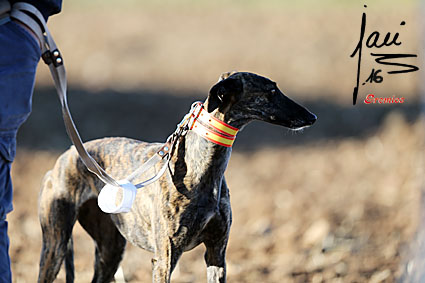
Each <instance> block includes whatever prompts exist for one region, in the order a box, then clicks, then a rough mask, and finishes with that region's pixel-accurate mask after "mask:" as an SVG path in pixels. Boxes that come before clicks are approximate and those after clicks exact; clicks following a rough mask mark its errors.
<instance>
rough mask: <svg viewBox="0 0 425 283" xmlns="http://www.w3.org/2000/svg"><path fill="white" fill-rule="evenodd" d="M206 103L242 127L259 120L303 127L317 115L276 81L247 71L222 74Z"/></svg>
mask: <svg viewBox="0 0 425 283" xmlns="http://www.w3.org/2000/svg"><path fill="white" fill-rule="evenodd" d="M205 106H206V109H207V111H208V112H210V113H211V112H214V113H215V114H216V115H217V116H218V117H219V118H221V119H223V121H225V122H227V123H229V124H230V125H232V126H235V127H237V128H241V127H243V126H244V125H246V124H248V123H249V122H251V121H253V120H260V121H265V122H269V123H272V124H276V125H280V126H284V127H287V128H290V129H301V128H304V127H307V126H311V125H312V124H313V123H314V122H315V121H316V119H317V117H316V115H314V114H313V113H311V112H310V111H308V110H307V109H306V108H304V107H303V106H301V105H299V104H298V103H296V102H294V101H293V100H291V99H290V98H288V97H287V96H285V95H284V94H283V93H282V92H281V91H280V90H279V88H278V87H277V85H276V83H275V82H273V81H271V80H269V79H267V78H264V77H261V76H259V75H256V74H253V73H247V72H230V73H225V74H223V75H222V76H221V77H220V80H219V81H218V82H217V84H215V85H214V86H213V87H212V88H211V90H210V92H209V95H208V98H207V101H206V102H205Z"/></svg>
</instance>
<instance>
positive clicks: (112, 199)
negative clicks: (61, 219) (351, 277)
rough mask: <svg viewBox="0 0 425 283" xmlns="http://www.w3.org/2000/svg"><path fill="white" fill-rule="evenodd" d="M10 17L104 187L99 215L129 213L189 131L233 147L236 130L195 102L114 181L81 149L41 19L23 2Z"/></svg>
mask: <svg viewBox="0 0 425 283" xmlns="http://www.w3.org/2000/svg"><path fill="white" fill-rule="evenodd" d="M10 17H11V18H14V19H16V20H18V21H21V22H22V23H24V24H25V25H26V26H28V27H29V28H30V29H31V30H32V31H33V32H34V34H35V35H36V36H37V38H38V40H39V42H40V43H41V52H42V56H41V57H42V59H43V61H44V62H45V63H46V64H47V65H48V66H49V69H50V73H51V75H52V77H53V81H54V84H55V88H56V91H57V93H58V97H59V100H60V103H61V106H62V116H63V120H64V124H65V128H66V131H67V133H68V136H69V138H70V139H71V141H72V143H73V144H74V146H75V148H76V150H77V152H78V154H79V156H80V158H81V160H82V161H83V163H84V165H85V166H86V167H87V169H88V170H89V171H90V172H92V173H93V174H95V175H96V176H97V177H98V178H99V179H100V180H101V181H102V182H104V183H105V184H106V185H105V186H104V187H103V188H102V190H101V191H100V193H99V196H98V205H99V207H100V209H101V210H102V211H104V212H106V213H121V212H129V211H130V210H131V206H132V204H133V202H134V199H135V197H136V192H137V189H139V188H143V187H145V186H147V185H149V184H151V183H153V182H155V181H157V180H158V179H159V178H160V177H161V176H162V175H163V174H164V173H165V170H166V169H167V167H168V164H169V162H170V160H171V156H172V152H173V150H174V148H175V145H176V143H177V141H178V139H179V138H180V137H182V136H184V135H186V133H187V132H188V131H189V130H193V131H194V132H196V133H197V134H199V135H200V136H202V137H204V138H205V139H207V140H209V141H211V142H214V143H216V144H219V145H221V146H225V147H231V146H232V144H233V142H234V140H235V138H236V134H237V132H238V129H237V128H234V127H232V126H230V125H228V124H226V123H224V122H222V121H220V120H218V119H216V118H215V117H213V116H212V115H210V114H209V113H208V112H207V111H206V110H205V109H204V108H203V105H202V103H200V102H195V103H193V104H192V107H191V110H190V111H189V113H188V114H186V115H185V117H184V118H183V120H182V121H181V122H180V123H179V124H178V125H177V128H176V130H175V131H174V133H173V134H171V135H170V136H169V137H168V138H167V141H166V142H165V143H164V144H163V145H162V147H161V148H160V149H159V150H158V151H157V152H156V153H155V154H154V155H153V156H152V157H151V158H150V159H149V160H147V161H146V162H145V163H144V164H143V165H142V166H141V167H139V168H138V169H137V170H136V171H134V172H133V173H131V174H130V175H129V176H128V177H127V178H125V179H122V180H118V181H117V180H115V179H114V178H113V177H112V176H110V175H109V174H108V173H107V172H106V171H105V170H104V169H103V168H102V167H101V166H100V165H99V164H98V163H97V162H96V161H95V160H94V159H93V157H92V156H90V154H89V153H88V152H87V150H86V149H85V147H84V145H83V142H82V140H81V137H80V135H79V133H78V131H77V128H76V126H75V123H74V121H73V119H72V116H71V112H70V110H69V107H68V101H67V80H66V71H65V66H64V63H63V58H62V55H61V53H60V51H59V49H58V48H57V46H56V43H55V41H54V40H53V37H52V35H51V34H50V31H49V29H48V28H47V25H46V21H45V20H44V17H43V16H42V15H41V13H40V12H39V11H38V10H37V8H35V7H34V6H32V5H30V4H28V3H23V2H18V3H15V4H14V5H13V6H12V10H11V13H10ZM163 160H165V162H164V164H163V165H162V167H161V168H160V170H159V171H158V172H157V173H156V174H155V175H154V176H153V177H151V178H149V179H148V180H145V181H143V182H141V183H138V184H136V185H134V184H133V183H132V181H134V180H135V179H136V178H137V176H140V175H141V174H143V173H145V172H146V171H148V170H149V169H150V168H152V167H154V166H155V165H156V164H158V163H159V162H161V161H163ZM120 194H122V195H121V201H118V198H119V195H120Z"/></svg>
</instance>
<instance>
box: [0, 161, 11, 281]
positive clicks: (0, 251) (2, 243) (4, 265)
mask: <svg viewBox="0 0 425 283" xmlns="http://www.w3.org/2000/svg"><path fill="white" fill-rule="evenodd" d="M11 209H12V182H11V179H10V162H8V161H6V160H5V159H4V158H3V157H2V156H0V282H1V283H3V282H12V276H11V272H10V258H9V238H8V236H7V222H6V214H7V212H9V211H10V210H11Z"/></svg>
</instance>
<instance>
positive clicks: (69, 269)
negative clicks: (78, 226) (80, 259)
mask: <svg viewBox="0 0 425 283" xmlns="http://www.w3.org/2000/svg"><path fill="white" fill-rule="evenodd" d="M65 273H66V283H72V282H74V276H75V270H74V242H73V240H72V235H71V237H70V238H69V241H68V245H67V247H66V255H65Z"/></svg>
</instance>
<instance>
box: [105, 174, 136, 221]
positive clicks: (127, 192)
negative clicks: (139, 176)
mask: <svg viewBox="0 0 425 283" xmlns="http://www.w3.org/2000/svg"><path fill="white" fill-rule="evenodd" d="M118 183H119V184H120V185H121V186H120V187H116V186H112V185H109V184H108V185H105V186H104V187H103V189H102V190H101V191H100V193H99V196H98V197H97V204H98V205H99V207H100V209H101V210H102V211H103V212H106V213H121V212H129V211H130V210H131V206H132V204H133V202H134V199H135V198H136V192H137V188H136V186H134V185H133V184H132V183H130V182H129V181H128V180H126V179H123V180H120V181H118ZM119 193H120V196H119ZM118 197H120V199H121V201H117V198H118ZM117 202H118V203H119V205H117Z"/></svg>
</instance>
